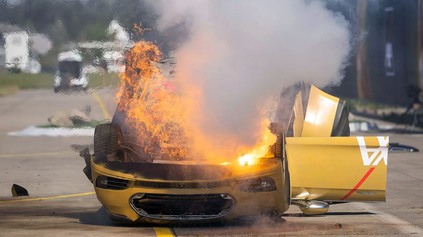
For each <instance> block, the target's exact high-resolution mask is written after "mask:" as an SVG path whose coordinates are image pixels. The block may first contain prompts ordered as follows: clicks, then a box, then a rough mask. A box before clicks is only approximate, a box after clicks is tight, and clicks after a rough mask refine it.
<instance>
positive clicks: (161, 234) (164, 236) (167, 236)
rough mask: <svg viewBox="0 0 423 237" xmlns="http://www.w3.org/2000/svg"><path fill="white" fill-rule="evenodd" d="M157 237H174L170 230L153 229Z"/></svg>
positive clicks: (162, 228)
mask: <svg viewBox="0 0 423 237" xmlns="http://www.w3.org/2000/svg"><path fill="white" fill-rule="evenodd" d="M154 231H155V232H156V235H157V237H175V236H176V235H174V234H173V231H172V230H171V229H170V228H164V227H154Z"/></svg>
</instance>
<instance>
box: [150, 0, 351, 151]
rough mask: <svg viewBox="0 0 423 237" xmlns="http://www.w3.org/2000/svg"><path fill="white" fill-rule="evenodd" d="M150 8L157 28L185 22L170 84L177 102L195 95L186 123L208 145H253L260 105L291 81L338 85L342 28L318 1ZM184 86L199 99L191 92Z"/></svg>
mask: <svg viewBox="0 0 423 237" xmlns="http://www.w3.org/2000/svg"><path fill="white" fill-rule="evenodd" d="M152 4H153V5H154V7H155V9H157V11H158V12H159V13H160V15H161V18H160V19H159V21H158V27H159V28H160V29H163V30H164V29H167V28H169V27H172V26H173V25H176V24H179V23H181V22H182V21H185V22H188V24H187V25H188V27H189V30H188V31H189V36H188V40H187V42H185V43H184V44H183V45H182V46H181V47H180V48H179V49H178V51H177V68H176V72H177V76H176V79H175V80H176V84H177V85H178V86H179V87H180V88H181V90H182V92H183V93H185V96H187V97H190V98H191V99H194V98H195V97H196V96H199V95H202V98H200V97H199V98H197V99H198V100H199V103H200V105H201V106H199V107H195V108H193V109H194V111H193V113H192V116H191V119H192V121H190V122H191V123H193V124H195V125H196V126H197V127H198V128H200V129H201V130H202V131H203V132H204V133H205V134H210V136H212V137H213V139H215V140H216V141H217V140H219V139H223V138H224V137H228V136H227V135H229V134H232V135H233V134H235V136H236V137H234V140H236V141H237V142H239V144H244V145H251V144H254V143H255V142H256V141H257V138H258V135H259V134H256V133H257V132H259V131H258V130H259V129H258V126H259V125H260V121H261V120H262V119H263V117H262V115H263V113H262V111H263V107H264V106H265V103H266V102H267V101H268V99H269V98H274V97H277V96H278V95H279V94H280V92H281V89H282V88H284V87H287V86H289V85H292V84H293V83H295V82H298V81H305V82H310V83H312V84H314V85H316V86H318V87H323V86H325V85H327V84H329V83H337V82H339V80H340V79H341V72H342V70H343V68H344V67H345V63H344V62H345V60H346V57H347V56H348V53H349V50H350V45H349V31H348V24H347V22H346V20H345V19H344V18H343V17H341V16H339V15H336V14H334V13H333V12H331V11H329V10H327V9H326V8H325V6H324V4H323V3H322V2H321V1H301V0H283V1H281V0H264V1H259V0H231V1H227V0H210V1H206V0H203V1H201V0H200V1H196V0H183V1H169V0H168V1H166V0H161V1H152ZM191 86H194V87H196V88H201V91H202V92H201V93H199V94H195V93H191V91H190V90H188V88H190V87H191ZM232 137H233V136H232ZM221 142H222V143H225V141H221ZM222 145H223V144H222Z"/></svg>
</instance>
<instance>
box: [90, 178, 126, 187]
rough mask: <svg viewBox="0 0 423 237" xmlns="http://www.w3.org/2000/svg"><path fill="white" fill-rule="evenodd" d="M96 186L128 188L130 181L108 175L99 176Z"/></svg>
mask: <svg viewBox="0 0 423 237" xmlns="http://www.w3.org/2000/svg"><path fill="white" fill-rule="evenodd" d="M95 186H96V187H97V188H104V189H113V190H123V189H127V188H128V186H129V181H128V180H124V179H117V178H112V177H107V176H98V177H97V179H96V181H95Z"/></svg>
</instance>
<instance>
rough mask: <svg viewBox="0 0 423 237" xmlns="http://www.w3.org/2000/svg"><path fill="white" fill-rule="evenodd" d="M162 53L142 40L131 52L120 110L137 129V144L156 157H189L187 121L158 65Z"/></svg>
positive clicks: (121, 88) (119, 93)
mask: <svg viewBox="0 0 423 237" xmlns="http://www.w3.org/2000/svg"><path fill="white" fill-rule="evenodd" d="M161 57H162V54H161V52H160V50H159V49H158V48H157V46H156V45H154V44H153V43H151V42H144V41H140V42H137V43H136V44H135V45H134V47H133V48H132V49H131V50H130V51H129V52H128V53H127V55H126V60H127V65H126V70H125V72H124V73H121V74H120V78H121V85H120V88H119V91H118V93H117V97H118V100H119V102H118V103H119V106H118V107H119V108H120V109H121V110H124V111H125V112H126V115H127V120H128V121H127V122H128V123H129V124H130V125H131V127H133V128H134V129H135V131H136V132H135V134H136V139H137V140H136V143H137V144H138V145H139V146H141V147H143V149H144V152H145V153H147V154H149V155H151V156H153V157H168V158H177V157H182V156H185V155H186V154H185V149H184V147H185V144H184V143H185V138H184V131H183V129H182V126H181V123H182V121H183V119H184V113H183V108H182V107H181V106H180V105H181V103H180V97H179V96H178V95H177V94H176V92H175V90H174V88H172V87H171V86H169V85H170V84H171V82H170V81H169V79H167V78H165V77H164V76H163V74H162V72H161V69H160V68H159V66H158V62H159V60H160V59H161Z"/></svg>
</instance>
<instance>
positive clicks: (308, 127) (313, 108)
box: [301, 86, 339, 137]
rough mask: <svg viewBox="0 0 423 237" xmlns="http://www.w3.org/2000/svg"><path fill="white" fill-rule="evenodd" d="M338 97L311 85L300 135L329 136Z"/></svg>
mask: <svg viewBox="0 0 423 237" xmlns="http://www.w3.org/2000/svg"><path fill="white" fill-rule="evenodd" d="M338 103H339V98H337V97H334V96H332V95H329V94H327V93H325V92H323V91H321V90H319V89H318V88H317V87H315V86H311V89H310V95H309V100H308V104H307V111H306V114H305V118H304V124H303V126H302V127H303V129H302V132H301V137H315V136H319V137H330V136H331V133H332V128H333V121H334V120H335V114H336V110H337V107H338Z"/></svg>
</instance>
